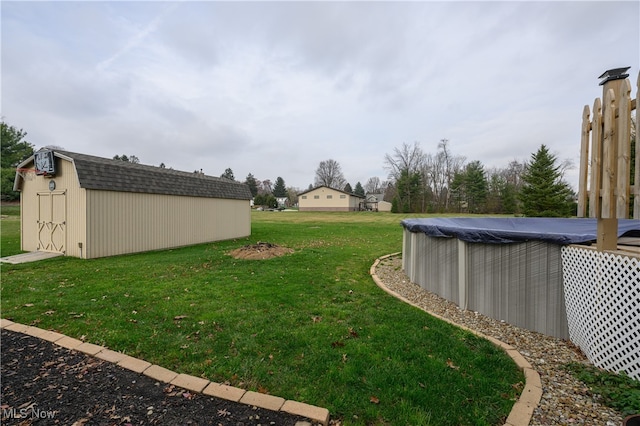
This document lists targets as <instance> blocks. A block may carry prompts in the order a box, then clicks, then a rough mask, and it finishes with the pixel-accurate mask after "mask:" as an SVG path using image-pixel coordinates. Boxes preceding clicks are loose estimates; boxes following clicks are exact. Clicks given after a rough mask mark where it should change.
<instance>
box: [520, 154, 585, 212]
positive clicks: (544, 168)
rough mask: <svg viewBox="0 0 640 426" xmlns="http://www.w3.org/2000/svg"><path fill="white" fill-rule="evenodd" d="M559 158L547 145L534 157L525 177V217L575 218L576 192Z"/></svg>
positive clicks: (523, 205) (523, 186)
mask: <svg viewBox="0 0 640 426" xmlns="http://www.w3.org/2000/svg"><path fill="white" fill-rule="evenodd" d="M556 161H557V159H556V157H555V156H554V155H552V154H551V153H550V152H549V150H548V149H547V147H546V146H545V145H542V146H541V147H540V149H539V150H538V151H537V152H536V153H535V154H532V156H531V162H530V163H529V164H527V165H526V168H525V171H524V173H523V174H522V181H523V185H522V189H521V190H520V200H521V201H522V208H523V213H524V214H525V215H526V216H533V217H566V216H571V215H573V214H575V212H574V202H573V191H572V190H571V187H570V186H569V184H568V183H566V182H565V181H563V180H562V174H561V171H560V166H558V165H556Z"/></svg>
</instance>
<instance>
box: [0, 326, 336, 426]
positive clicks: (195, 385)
mask: <svg viewBox="0 0 640 426" xmlns="http://www.w3.org/2000/svg"><path fill="white" fill-rule="evenodd" d="M0 328H4V329H7V330H10V331H14V332H18V333H22V334H27V335H29V336H32V337H37V338H39V339H44V340H47V341H49V342H52V343H54V344H56V345H58V346H62V347H64V348H67V349H72V350H75V351H79V352H83V353H85V354H87V355H90V356H95V357H97V358H100V359H102V360H104V361H107V362H111V363H114V364H116V365H118V366H120V367H123V368H126V369H128V370H131V371H135V372H136V373H141V374H144V375H146V376H148V377H150V378H152V379H154V380H157V381H159V382H163V383H168V384H171V385H174V386H178V387H181V388H184V389H187V390H189V391H191V392H196V393H202V394H204V395H208V396H213V397H217V398H222V399H226V400H229V401H234V402H239V403H241V404H247V405H253V406H256V407H260V408H264V409H267V410H272V411H284V412H286V413H289V414H293V415H296V416H300V417H305V418H307V419H309V420H312V421H314V422H317V423H320V424H322V425H324V426H327V425H328V424H329V410H327V409H326V408H322V407H316V406H314V405H309V404H305V403H302V402H297V401H288V400H285V399H284V398H280V397H277V396H273V395H266V394H262V393H258V392H252V391H246V390H244V389H240V388H235V387H233V386H227V385H223V384H220V383H215V382H210V381H209V380H207V379H203V378H201V377H195V376H190V375H188V374H179V373H176V372H173V371H171V370H167V369H166V368H164V367H160V366H159V365H153V364H151V363H150V362H147V361H143V360H141V359H137V358H134V357H132V356H129V355H125V354H123V353H120V352H115V351H112V350H110V349H107V348H105V347H103V346H98V345H94V344H92V343H84V342H82V341H81V340H78V339H74V338H72V337H68V336H65V335H63V334H60V333H56V332H54V331H50V330H43V329H41V328H38V327H33V326H30V325H24V324H20V323H17V322H13V321H10V320H7V319H4V318H0Z"/></svg>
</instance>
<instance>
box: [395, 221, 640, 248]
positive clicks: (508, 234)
mask: <svg viewBox="0 0 640 426" xmlns="http://www.w3.org/2000/svg"><path fill="white" fill-rule="evenodd" d="M401 223H402V226H403V227H404V228H405V229H407V230H408V231H411V232H416V233H418V232H422V233H425V234H427V235H428V236H430V237H456V238H458V239H460V240H462V241H466V242H469V243H491V244H505V243H516V242H524V241H530V240H537V241H546V242H549V243H554V244H562V245H565V244H583V243H591V242H594V241H596V239H597V225H598V222H597V219H592V218H584V219H582V218H581V219H568V218H566V219H565V218H528V217H527V218H524V217H514V218H498V217H484V218H475V217H449V218H444V217H437V218H425V219H405V220H403V221H402V222H401ZM618 236H619V237H621V236H629V237H631V236H633V237H638V236H640V220H633V219H619V220H618Z"/></svg>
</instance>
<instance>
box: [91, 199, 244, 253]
mask: <svg viewBox="0 0 640 426" xmlns="http://www.w3.org/2000/svg"><path fill="white" fill-rule="evenodd" d="M87 205H88V206H91V207H90V209H89V210H88V212H87V215H88V223H90V224H91V225H90V229H89V230H88V238H87V246H88V251H87V256H88V257H91V258H94V257H104V256H113V255H117V254H124V253H134V252H140V251H148V250H158V249H165V248H171V247H180V246H186V245H190V244H198V243H205V242H210V241H218V240H226V239H231V238H240V237H244V236H248V235H250V234H251V209H250V205H249V201H248V200H228V199H218V198H203V197H182V196H170V195H158V194H139V193H127V192H114V191H92V190H89V191H87Z"/></svg>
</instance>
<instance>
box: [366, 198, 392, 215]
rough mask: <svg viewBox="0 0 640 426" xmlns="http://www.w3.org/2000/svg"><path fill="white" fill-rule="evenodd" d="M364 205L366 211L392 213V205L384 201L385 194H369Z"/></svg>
mask: <svg viewBox="0 0 640 426" xmlns="http://www.w3.org/2000/svg"><path fill="white" fill-rule="evenodd" d="M364 205H365V209H366V210H371V211H374V212H390V211H391V203H390V202H388V201H384V194H367V197H366V200H365V202H364Z"/></svg>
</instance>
